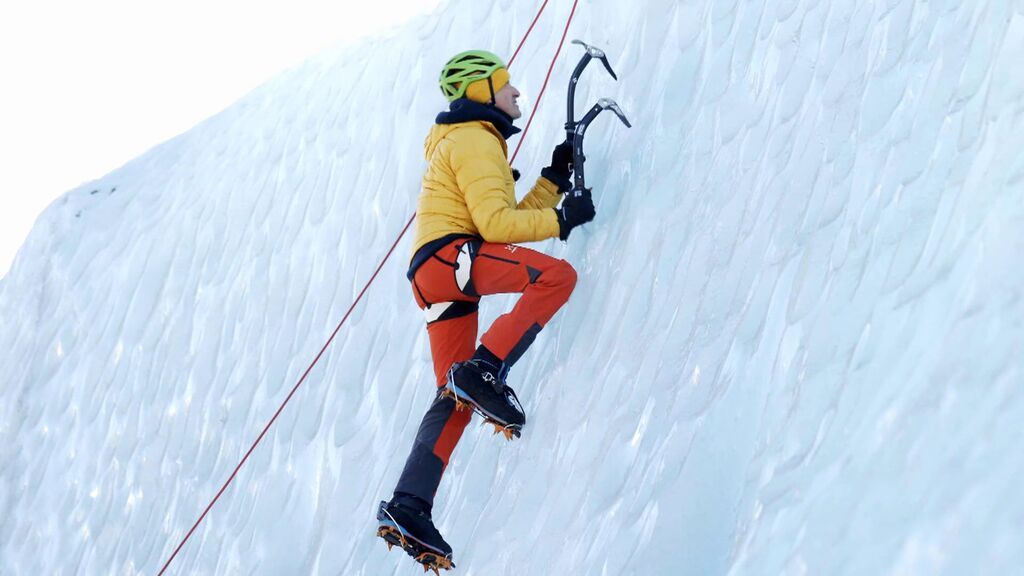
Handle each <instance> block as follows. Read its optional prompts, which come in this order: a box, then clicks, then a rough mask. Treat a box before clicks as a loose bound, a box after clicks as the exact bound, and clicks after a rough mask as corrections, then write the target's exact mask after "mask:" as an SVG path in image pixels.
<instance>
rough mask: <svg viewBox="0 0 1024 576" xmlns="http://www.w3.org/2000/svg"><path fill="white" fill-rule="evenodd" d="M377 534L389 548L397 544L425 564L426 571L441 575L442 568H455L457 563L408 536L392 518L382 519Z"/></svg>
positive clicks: (424, 569)
mask: <svg viewBox="0 0 1024 576" xmlns="http://www.w3.org/2000/svg"><path fill="white" fill-rule="evenodd" d="M377 536H379V537H381V538H383V539H384V542H386V543H387V545H388V550H391V549H392V548H393V547H395V546H398V547H399V548H401V549H402V550H405V552H406V553H407V554H408V555H409V556H412V558H413V560H415V561H417V562H419V563H420V564H422V565H423V571H424V572H430V571H431V570H432V571H433V572H434V574H437V575H438V576H440V574H441V572H440V571H441V570H451V569H452V568H455V563H454V562H452V560H451V558H449V557H447V556H443V555H441V554H440V553H438V552H437V551H435V550H433V549H431V548H428V547H427V546H425V545H423V544H421V543H419V542H417V541H416V540H415V539H413V538H412V537H409V536H407V535H406V534H404V533H403V532H402V529H401V528H400V527H399V526H398V524H396V523H395V522H394V521H392V520H382V524H381V525H380V527H379V528H377Z"/></svg>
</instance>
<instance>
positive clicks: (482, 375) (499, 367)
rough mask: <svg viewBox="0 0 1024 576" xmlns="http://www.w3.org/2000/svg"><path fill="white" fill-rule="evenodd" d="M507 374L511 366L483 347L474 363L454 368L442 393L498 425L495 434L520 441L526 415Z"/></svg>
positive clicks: (454, 366) (458, 364)
mask: <svg viewBox="0 0 1024 576" xmlns="http://www.w3.org/2000/svg"><path fill="white" fill-rule="evenodd" d="M488 356H489V357H488ZM507 372H508V369H507V367H506V366H505V365H504V364H503V363H502V362H501V361H500V360H497V358H496V357H495V356H494V355H493V354H491V353H490V352H489V351H488V350H487V349H486V348H483V347H482V346H481V347H480V349H478V350H477V354H476V355H474V356H473V358H471V359H470V360H467V361H466V362H456V363H455V364H453V365H452V367H451V369H450V370H448V382H447V383H446V384H445V387H444V391H443V392H442V394H444V395H445V396H448V397H450V398H453V399H454V400H455V402H456V403H457V404H458V405H462V404H468V405H469V406H470V407H472V408H473V409H474V410H476V411H477V412H479V413H480V415H481V416H483V417H484V419H485V420H486V421H487V422H488V423H490V424H493V425H494V432H495V434H497V433H498V432H501V433H503V434H504V435H505V438H507V439H509V440H511V439H512V437H513V436H515V437H516V438H518V437H519V434H520V432H521V431H522V429H523V426H524V425H525V424H526V414H525V413H523V406H522V404H520V403H519V399H518V398H516V393H515V392H514V391H513V390H512V388H510V387H509V386H508V385H507V384H505V374H506V373H507Z"/></svg>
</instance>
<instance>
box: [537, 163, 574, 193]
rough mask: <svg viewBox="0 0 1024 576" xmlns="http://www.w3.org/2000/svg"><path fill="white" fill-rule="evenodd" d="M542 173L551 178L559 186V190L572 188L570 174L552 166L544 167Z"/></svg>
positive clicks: (565, 190) (563, 190)
mask: <svg viewBox="0 0 1024 576" xmlns="http://www.w3.org/2000/svg"><path fill="white" fill-rule="evenodd" d="M540 175H541V176H543V177H545V178H547V179H548V180H550V181H551V183H552V184H554V185H555V186H558V191H559V192H568V191H569V190H570V189H571V188H572V182H570V181H569V175H568V174H566V173H564V172H559V171H558V170H555V169H554V168H552V167H551V166H548V167H547V168H544V169H542V170H541V171H540Z"/></svg>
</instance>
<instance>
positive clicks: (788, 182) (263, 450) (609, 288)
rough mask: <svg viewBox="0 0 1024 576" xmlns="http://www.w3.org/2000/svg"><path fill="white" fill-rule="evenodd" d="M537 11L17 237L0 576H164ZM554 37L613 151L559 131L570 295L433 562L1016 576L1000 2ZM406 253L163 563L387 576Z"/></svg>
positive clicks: (245, 124) (235, 126)
mask: <svg viewBox="0 0 1024 576" xmlns="http://www.w3.org/2000/svg"><path fill="white" fill-rule="evenodd" d="M535 4H538V3H534V2H515V1H513V0H505V1H503V2H500V3H498V4H497V5H495V6H485V4H484V3H477V2H471V1H469V0H453V1H452V2H451V3H449V4H448V5H446V7H445V8H444V10H442V11H441V12H440V13H438V14H436V15H433V16H430V17H426V18H423V19H420V20H418V21H416V22H415V23H414V24H412V25H411V26H409V27H408V28H406V29H404V30H403V31H402V32H401V33H400V34H399V35H397V36H395V37H393V38H390V39H388V40H387V41H384V42H377V43H374V44H373V45H366V46H364V47H361V48H358V49H353V50H345V51H342V52H338V53H327V54H324V55H322V56H321V57H319V58H316V59H314V60H312V61H310V62H308V63H307V64H305V65H304V66H302V67H300V68H298V69H296V70H294V71H292V72H289V73H287V74H285V75H283V76H281V77H280V78H278V79H276V80H275V81H273V82H271V83H270V84H268V85H266V86H264V87H263V88H261V89H259V90H257V91H255V92H254V93H252V94H250V95H249V96H247V97H246V98H244V99H243V100H242V101H240V102H239V103H238V104H237V105H235V106H234V107H232V108H230V109H229V110H226V111H225V112H224V113H222V114H220V115H218V116H216V117H214V118H212V119H210V120H209V121H207V122H205V123H203V124H202V125H200V126H198V127H196V128H195V129H193V130H192V131H190V132H188V133H187V134H184V135H182V136H181V137H179V138H176V139H174V140H172V141H170V142H167V143H165V144H163V145H161V146H159V147H157V148H156V149H154V150H153V151H151V152H150V153H148V154H146V155H144V156H142V157H141V158H139V159H137V160H135V161H134V162H132V163H130V164H128V165H127V166H125V167H123V168H122V169H120V170H118V171H116V172H114V173H112V174H109V175H107V176H105V177H103V178H101V179H99V180H97V181H96V182H94V183H92V184H90V185H88V186H85V187H83V188H81V189H78V190H73V191H71V192H69V193H68V194H67V195H66V196H64V197H63V198H62V199H61V200H59V201H58V202H56V203H55V204H54V205H52V206H51V207H50V208H49V209H48V210H47V211H46V213H45V214H44V215H43V216H42V217H41V218H40V220H39V222H38V223H37V225H36V226H35V228H34V230H33V232H32V234H31V236H30V237H29V239H28V241H27V243H26V244H25V246H24V247H23V248H22V250H21V252H20V253H19V256H18V257H17V259H16V261H15V263H14V265H13V267H12V269H11V272H10V273H9V275H8V276H7V277H6V278H4V279H3V280H2V281H0V318H2V321H3V330H2V331H0V350H3V352H2V353H0V374H2V376H0V395H2V396H0V573H3V574H12V575H13V574H32V575H34V574H74V573H81V574H112V573H117V574H134V573H147V574H153V573H155V572H157V571H158V570H159V568H160V567H161V566H162V564H163V562H164V561H165V560H166V559H167V557H168V556H169V555H170V553H171V552H172V551H173V549H174V547H175V546H176V545H177V543H178V542H179V541H180V540H181V538H182V537H183V536H184V534H185V532H186V531H187V530H188V529H189V527H190V526H191V525H192V523H193V522H194V521H195V520H196V518H197V517H198V515H199V514H200V513H201V511H202V510H203V508H204V507H205V505H206V504H207V503H208V502H209V501H210V499H211V498H212V497H213V495H214V494H215V493H216V491H217V489H218V488H219V487H220V485H221V484H222V483H223V482H224V481H225V479H226V478H227V477H228V475H229V474H230V473H231V471H232V470H233V468H234V467H235V465H236V463H237V462H238V460H239V459H240V458H241V456H242V455H243V454H244V452H245V450H246V449H247V448H248V446H249V445H250V444H251V443H252V441H253V440H254V439H255V437H256V435H257V434H258V433H259V431H260V430H261V429H262V427H263V425H264V424H265V423H266V421H267V420H268V419H269V418H270V417H271V416H272V414H273V413H274V411H275V410H276V408H277V406H278V405H279V404H280V402H281V401H282V400H283V399H284V396H285V395H286V394H287V392H288V390H289V389H290V388H291V386H292V385H293V384H294V383H295V382H296V380H297V379H298V377H299V376H300V375H301V373H302V372H303V370H304V369H305V368H306V366H307V365H308V364H309V362H310V361H311V360H312V358H313V357H314V356H315V354H316V352H317V351H318V350H319V349H320V347H321V345H322V344H323V342H324V341H325V340H326V338H327V336H328V335H329V334H330V333H331V331H332V330H333V328H334V326H335V324H336V323H337V321H338V320H339V319H340V316H341V314H343V312H344V310H345V309H347V307H348V305H349V304H350V302H351V301H352V299H353V298H354V297H355V295H356V293H357V292H358V290H359V289H360V288H361V287H362V284H363V282H365V281H366V279H367V278H368V277H369V275H370V274H371V273H372V271H373V269H374V267H375V266H376V264H377V262H378V261H379V259H380V258H381V257H382V256H383V254H384V253H385V252H386V250H387V247H388V246H389V245H390V244H391V242H392V241H393V239H394V238H395V237H396V236H397V234H398V232H399V231H400V230H401V228H402V226H403V225H404V224H405V222H406V221H407V219H408V217H409V216H410V215H411V214H412V212H413V210H414V202H415V197H416V194H417V191H418V190H417V188H418V181H419V176H420V171H421V169H422V166H423V163H422V159H421V150H420V147H421V142H422V138H423V136H424V135H425V133H426V130H427V128H428V126H429V124H430V122H431V121H432V118H433V115H434V113H436V112H437V111H438V110H439V109H440V108H441V107H442V106H443V101H442V99H441V97H440V95H439V94H438V92H437V89H436V86H435V77H436V73H437V70H438V68H439V66H440V65H441V64H442V63H443V62H444V60H445V59H446V58H447V57H448V56H450V55H451V54H452V53H454V52H456V51H458V50H462V49H466V48H469V47H477V46H479V47H489V48H491V49H493V50H495V51H498V52H500V53H505V54H510V53H511V51H512V49H513V48H514V47H515V45H516V43H517V42H518V40H519V38H520V36H521V34H522V33H523V32H524V31H525V30H526V28H527V26H528V25H529V23H530V20H531V18H532V17H533V15H534V13H535V10H536V8H537V6H536V5H535ZM570 5H571V3H570V2H568V1H564V2H563V1H559V2H552V3H551V5H550V6H549V8H548V11H547V12H546V13H545V15H544V16H543V17H542V19H541V21H540V23H539V24H538V28H537V29H536V30H535V31H534V33H533V35H532V36H531V38H530V40H529V42H528V43H527V45H526V47H525V48H524V51H523V52H522V53H521V54H520V56H519V58H518V59H517V60H516V62H515V64H514V66H513V70H512V72H513V82H514V83H515V84H516V85H517V86H519V87H521V88H522V89H523V90H524V92H525V93H526V95H527V98H526V99H525V100H526V107H532V106H533V105H535V104H536V94H537V92H538V90H539V87H540V83H541V81H542V79H543V74H544V72H545V71H546V67H547V63H548V60H549V58H550V57H551V55H552V54H553V52H554V49H555V46H556V44H557V40H558V37H559V35H560V33H561V27H562V25H563V24H564V21H565V18H566V17H567V16H568V12H569V7H570ZM570 37H579V38H583V39H586V40H588V41H590V42H592V43H595V44H597V45H599V46H601V47H603V48H605V49H606V50H607V51H608V53H609V55H610V58H611V60H612V63H613V65H614V66H615V68H616V70H617V71H618V72H619V73H620V78H621V82H620V83H614V82H612V81H611V79H610V78H606V77H605V75H604V74H603V72H601V71H600V70H599V69H595V70H593V71H590V72H588V74H587V76H586V78H585V80H584V82H583V83H582V84H581V88H580V91H579V97H580V103H579V106H578V107H579V108H580V109H583V107H584V106H587V105H589V103H590V102H591V101H593V99H595V98H597V97H599V96H611V97H614V98H616V99H617V100H618V101H619V102H620V103H621V104H622V105H623V107H624V108H625V110H626V111H627V113H628V114H629V115H630V118H631V120H632V121H633V125H634V128H633V129H632V130H626V129H624V128H623V127H621V126H619V125H618V124H617V123H616V122H615V121H614V119H613V118H611V117H610V116H609V117H608V118H602V119H601V120H598V122H597V123H595V125H594V127H593V128H592V129H591V131H590V133H589V134H588V138H589V142H588V148H587V153H588V157H589V159H590V162H589V163H588V177H589V179H590V181H591V183H592V184H593V185H594V186H595V194H596V197H597V198H598V202H599V204H598V217H597V219H596V221H595V222H594V223H593V224H590V225H588V226H586V227H585V228H584V229H583V230H582V233H579V232H577V233H574V234H573V238H572V241H571V242H570V243H569V244H567V245H563V244H561V243H557V242H548V243H544V244H540V245H538V247H539V248H540V249H543V250H546V251H549V252H551V253H553V254H555V255H558V256H560V257H563V258H566V259H568V260H569V261H571V262H572V263H573V264H574V265H575V266H576V267H577V269H578V270H579V272H580V282H579V285H578V288H577V291H576V293H575V295H574V297H573V299H572V300H571V301H570V303H569V305H568V306H567V308H566V309H565V310H564V311H562V312H560V313H559V315H558V316H557V317H556V318H555V320H554V322H553V323H552V325H551V326H550V327H549V328H548V329H547V330H546V331H545V332H543V333H542V334H541V336H540V338H539V339H538V341H537V343H536V344H535V346H534V347H533V349H532V350H531V351H530V352H529V353H528V354H527V356H526V357H525V358H524V360H523V361H522V362H521V363H520V364H519V365H518V366H517V367H516V369H515V370H514V371H513V373H512V375H511V379H510V382H511V383H512V384H513V385H514V386H515V387H516V388H517V390H518V391H519V393H520V394H519V395H520V398H522V399H523V400H524V403H525V406H526V409H527V412H528V413H529V418H530V426H529V427H528V429H527V430H526V431H525V433H524V436H523V438H522V439H521V440H520V441H516V442H514V443H508V444H506V443H505V442H504V441H499V440H498V439H497V438H496V437H493V436H491V434H490V433H489V432H488V431H486V430H485V429H482V428H480V429H473V428H471V429H470V431H469V433H467V435H466V436H465V437H464V440H463V443H462V444H461V445H460V446H459V448H458V450H457V451H456V454H455V457H454V460H453V463H452V465H451V467H450V469H449V471H448V474H447V475H446V478H445V481H444V483H443V484H442V487H441V493H440V494H439V499H438V504H437V509H436V516H437V520H438V523H439V527H440V529H441V531H442V532H443V533H444V534H445V536H446V537H447V539H448V541H449V542H451V543H452V545H453V547H454V548H455V561H456V564H457V565H458V568H457V570H456V571H457V572H459V573H464V574H512V573H515V574H645V575H646V574H724V573H733V574H780V573H786V574H875V573H896V574H968V573H985V574H999V573H1010V572H1014V571H1019V567H1020V566H1021V564H1022V561H1024V548H1022V547H1021V546H1019V544H1020V542H1021V540H1022V538H1024V526H1022V522H1021V518H1024V497H1022V496H1021V493H1020V490H1019V489H1017V488H1014V486H1016V479H1017V477H1018V476H1019V473H1020V472H1021V471H1022V469H1024V456H1022V452H1021V451H1020V450H1019V447H1018V445H1017V442H1018V440H1019V430H1020V422H1022V421H1024V392H1022V388H1021V384H1022V381H1024V365H1022V361H1021V354H1020V351H1021V350H1022V349H1024V301H1022V297H1021V296H1022V294H1021V291H1022V287H1024V269H1022V268H1021V266H1020V265H1019V261H1020V254H1021V253H1022V252H1024V202H1022V199H1024V193H1022V192H1024V153H1022V150H1024V69H1022V68H1021V65H1020V55H1021V54H1024V3H1021V2H1020V1H1015V2H1014V1H1011V0H991V1H982V0H979V1H976V2H955V1H937V2H936V1H932V2H912V1H907V0H903V1H901V0H888V1H885V2H856V1H854V0H834V1H831V2H830V1H827V0H788V1H783V0H776V1H771V2H767V3H761V2H748V1H718V0H716V1H712V0H701V1H689V2H671V1H649V2H645V3H632V2H621V1H619V2H616V1H611V0H594V1H591V2H584V3H582V4H581V6H580V8H579V10H578V12H577V16H576V19H575V21H574V24H573V27H572V30H571V31H570ZM577 50H578V48H577V47H569V46H567V48H566V51H565V53H564V55H563V57H562V58H561V59H560V61H559V63H558V65H557V66H556V69H555V79H556V82H555V84H553V86H552V88H551V91H550V92H549V94H548V95H547V96H546V98H545V100H544V101H543V102H542V103H541V109H540V112H539V114H538V118H537V120H536V121H535V123H534V126H533V128H532V129H531V132H530V134H529V135H528V137H527V141H526V143H525V145H524V148H523V152H522V153H521V154H520V156H519V159H518V160H517V161H516V167H517V168H519V169H520V170H522V171H523V172H524V175H526V176H527V178H526V180H532V178H533V177H534V176H536V174H537V173H538V171H539V168H540V167H541V166H542V165H543V164H544V163H545V162H546V158H547V155H548V151H549V149H550V147H551V146H552V145H554V144H555V143H556V141H557V140H558V139H559V137H560V136H561V126H562V122H563V121H564V118H563V115H564V101H563V96H562V94H563V93H564V81H565V79H566V78H567V75H568V72H569V71H570V70H571V68H572V66H573V65H574V64H575V60H576V58H577V56H578V52H577ZM408 242H409V239H408V238H406V239H405V240H404V241H403V243H402V244H401V247H400V249H399V250H400V254H399V256H398V257H397V258H396V259H395V260H394V261H392V262H391V263H389V264H388V265H387V267H386V268H385V269H384V272H383V273H382V275H381V276H380V278H379V279H378V281H377V282H376V284H375V285H374V287H373V288H372V289H371V292H370V295H369V297H368V299H367V300H366V302H365V303H364V304H361V305H360V307H359V308H358V309H357V312H356V313H355V315H354V316H353V318H352V319H351V320H350V321H349V324H348V326H347V327H346V328H345V329H344V330H343V331H342V332H341V334H340V335H339V337H338V339H337V341H336V342H335V343H334V345H333V346H332V347H331V348H330V349H329V351H328V354H327V355H326V356H325V358H324V359H323V361H321V363H320V364H319V365H318V367H317V368H316V369H315V370H314V371H313V373H312V374H311V376H310V379H309V380H308V381H307V382H306V384H305V385H304V386H303V387H302V388H301V389H300V391H299V393H298V394H297V395H296V396H295V397H294V399H293V400H292V402H291V404H289V406H288V407H287V409H286V410H285V411H284V413H283V414H282V416H281V418H280V419H279V420H278V421H277V423H276V424H275V426H274V427H273V428H272V430H271V432H270V433H269V434H268V436H267V437H266V438H265V439H264V441H263V443H262V444H261V445H260V447H259V448H258V449H257V450H256V452H255V453H254V454H253V456H252V458H251V459H250V461H249V462H248V463H247V465H246V467H245V468H243V469H242V471H241V473H240V474H239V475H238V477H237V478H236V480H235V482H234V484H233V485H232V487H231V488H230V489H229V490H228V492H227V493H225V495H224V497H223V498H222V499H221V500H220V502H219V503H218V504H217V506H216V507H214V508H213V510H212V511H211V512H210V515H209V516H208V517H207V518H206V520H205V521H204V523H203V524H202V525H201V527H200V528H199V530H198V531H197V532H196V534H195V535H194V536H193V537H192V539H191V540H190V541H189V543H188V544H187V545H186V546H185V548H184V549H183V550H182V553H181V554H180V555H179V556H178V558H177V559H176V560H175V563H174V564H173V565H172V569H171V572H172V573H176V574H307V573H316V574H367V575H370V574H388V573H394V574H406V573H414V571H416V570H417V567H416V566H415V565H414V564H412V563H411V561H410V560H409V559H408V558H407V557H405V556H404V555H403V554H401V553H400V552H398V551H394V552H391V553H388V552H387V551H386V549H385V547H384V546H383V543H382V542H381V541H379V540H378V539H376V538H375V536H374V526H375V525H374V520H373V508H374V505H375V503H376V502H377V500H379V499H382V498H386V497H387V496H388V495H389V492H390V490H391V488H392V487H393V485H394V482H395V480H396V479H397V476H398V473H399V472H400V470H401V466H402V464H403V462H404V458H405V456H406V454H407V452H408V449H409V447H410V445H411V442H412V438H413V434H414V431H415V427H416V425H417V424H418V422H419V419H420V417H421V416H422V413H423V411H424V410H425V409H426V407H427V406H428V404H429V402H430V399H431V396H432V394H433V389H432V384H431V376H430V374H431V369H430V359H429V352H428V349H427V344H426V338H425V335H426V334H425V330H424V329H423V321H422V318H421V316H420V313H419V311H418V310H417V309H416V307H415V305H414V304H413V302H412V298H411V294H410V289H409V286H408V283H407V282H406V280H405V279H404V265H405V261H406V258H407V254H408V249H409V246H408ZM510 302H511V301H510V300H508V299H501V298H499V299H495V300H493V301H490V302H489V304H485V307H484V316H485V320H489V319H493V318H494V317H495V316H496V315H497V314H498V313H499V312H500V311H501V310H502V309H503V308H504V307H506V306H508V305H509V303H510Z"/></svg>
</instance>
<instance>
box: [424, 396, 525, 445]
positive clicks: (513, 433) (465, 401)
mask: <svg viewBox="0 0 1024 576" xmlns="http://www.w3.org/2000/svg"><path fill="white" fill-rule="evenodd" d="M441 396H442V397H444V398H451V399H452V400H455V407H456V408H459V409H464V408H468V409H470V410H472V411H474V412H476V413H477V414H479V415H480V416H481V417H482V418H483V419H484V422H483V423H484V425H487V424H490V425H491V426H494V433H495V434H502V435H503V436H505V439H506V440H509V441H511V440H512V438H513V437H514V438H519V437H520V433H521V426H519V425H518V424H506V423H504V422H502V421H500V420H498V419H497V418H495V417H493V416H491V415H490V414H488V413H487V412H485V411H484V410H483V409H482V408H480V406H477V405H476V404H474V403H473V402H472V401H471V400H470V399H469V398H468V397H460V396H459V395H458V393H457V392H456V391H455V390H453V389H452V388H451V387H450V386H449V387H445V388H444V389H443V390H441Z"/></svg>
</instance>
